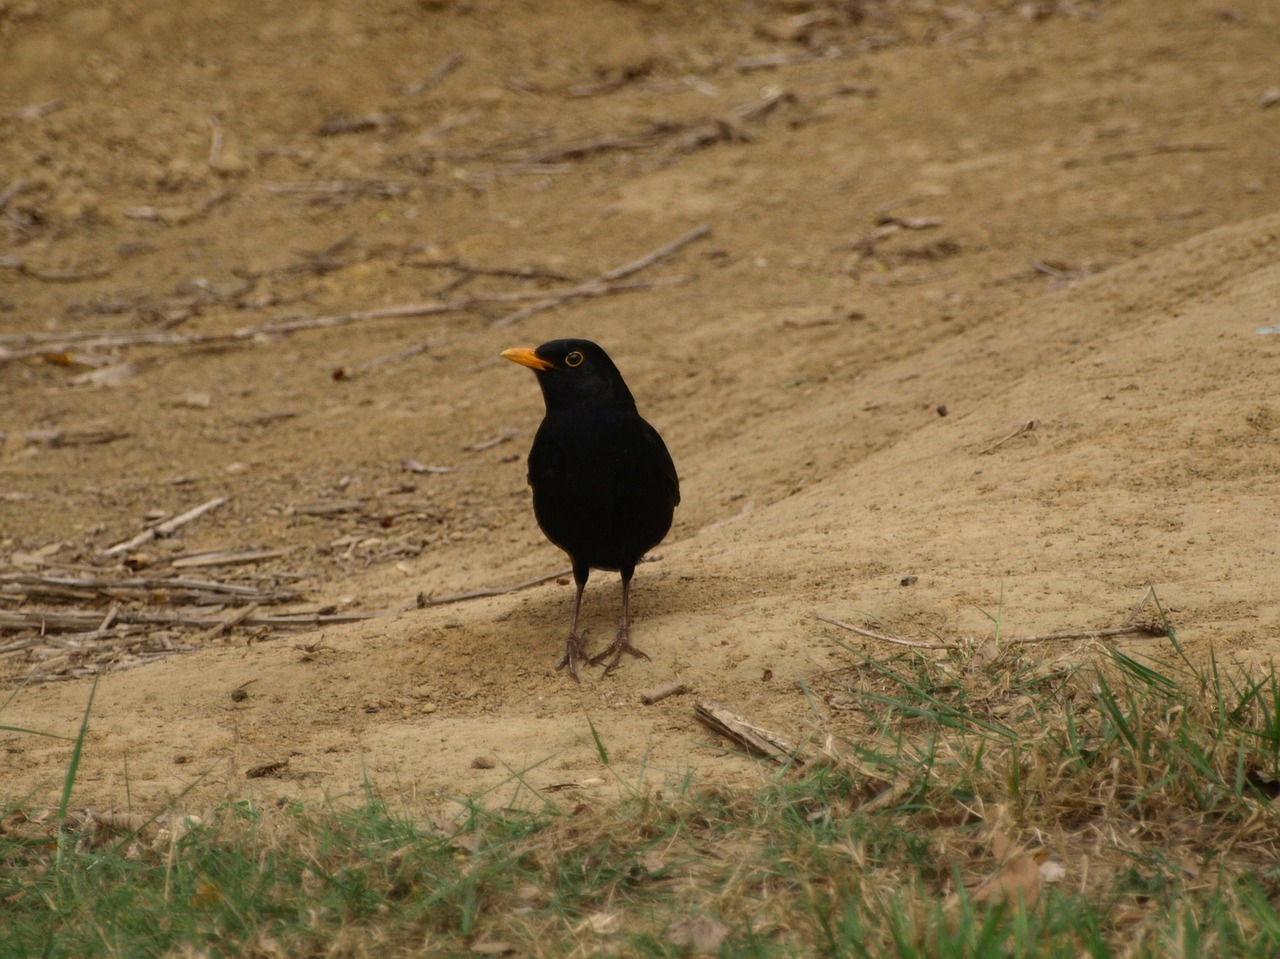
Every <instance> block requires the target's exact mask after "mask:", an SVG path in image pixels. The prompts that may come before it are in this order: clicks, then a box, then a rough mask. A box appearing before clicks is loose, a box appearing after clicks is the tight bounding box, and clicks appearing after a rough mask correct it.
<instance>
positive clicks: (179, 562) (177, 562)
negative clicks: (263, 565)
mask: <svg viewBox="0 0 1280 959" xmlns="http://www.w3.org/2000/svg"><path fill="white" fill-rule="evenodd" d="M288 552H289V551H288V550H287V549H253V548H250V549H217V550H211V551H209V552H204V553H188V554H187V555H185V556H175V557H174V558H173V559H171V560H170V561H169V565H170V566H172V567H173V568H174V569H198V568H202V567H205V566H240V565H242V564H244V563H257V562H260V561H261V560H264V559H277V558H278V557H281V556H284V555H286V554H288Z"/></svg>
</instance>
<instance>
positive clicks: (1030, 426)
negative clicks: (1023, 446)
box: [978, 420, 1040, 456]
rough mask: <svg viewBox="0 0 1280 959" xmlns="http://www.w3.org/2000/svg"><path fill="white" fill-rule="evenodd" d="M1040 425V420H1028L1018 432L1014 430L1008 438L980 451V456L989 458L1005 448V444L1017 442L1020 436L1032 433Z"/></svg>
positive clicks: (1003, 438)
mask: <svg viewBox="0 0 1280 959" xmlns="http://www.w3.org/2000/svg"><path fill="white" fill-rule="evenodd" d="M1039 425H1040V423H1039V421H1038V420H1027V421H1026V422H1025V423H1023V424H1022V425H1021V426H1019V427H1018V428H1017V429H1016V430H1014V431H1013V432H1012V433H1010V434H1009V435H1008V436H1002V437H1001V438H1000V439H998V440H996V441H995V442H994V443H992V444H991V445H990V446H988V447H987V448H986V449H983V450H979V451H978V455H979V456H989V455H990V454H992V453H994V452H995V451H996V450H998V449H999V448H1000V447H1002V446H1004V444H1005V443H1008V442H1009V441H1010V440H1016V439H1017V438H1018V437H1019V436H1022V435H1024V434H1026V433H1030V432H1031V431H1032V430H1034V429H1035V428H1036V427H1037V426H1039Z"/></svg>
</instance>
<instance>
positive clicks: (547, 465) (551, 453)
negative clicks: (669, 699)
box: [502, 340, 680, 680]
mask: <svg viewBox="0 0 1280 959" xmlns="http://www.w3.org/2000/svg"><path fill="white" fill-rule="evenodd" d="M502 355H503V356H505V357H506V358H507V359H509V360H511V361H512V362H514V363H519V364H520V365H522V366H527V367H529V368H530V369H531V370H533V371H534V373H536V374H537V376H538V385H539V386H540V387H542V398H543V400H544V401H545V403H546V407H547V412H546V416H545V417H544V418H543V420H542V425H541V426H539V427H538V433H537V435H536V436H535V437H534V438H533V447H532V448H531V449H530V450H529V485H530V486H531V487H532V488H533V514H534V516H535V517H537V520H538V525H539V526H541V527H542V531H543V532H544V533H545V534H546V535H547V539H549V540H551V542H553V543H555V544H556V545H557V546H559V547H560V548H561V549H562V550H564V551H565V552H566V553H568V554H569V560H570V561H571V562H572V563H573V580H574V582H575V583H576V584H577V595H575V596H574V598H573V619H572V620H570V623H569V640H568V642H567V643H566V644H565V651H564V658H563V659H561V660H560V662H559V663H558V664H557V665H556V669H557V670H560V669H564V668H565V667H568V669H569V675H571V676H572V677H573V678H574V679H575V680H576V679H577V678H578V663H580V662H582V661H584V660H585V661H587V662H589V663H591V664H592V665H597V664H599V663H606V665H605V669H604V672H605V675H608V674H609V673H610V672H612V671H613V669H614V668H615V667H616V666H617V665H618V662H619V660H621V659H622V654H623V653H630V654H631V655H632V656H643V657H644V658H645V659H648V658H649V657H648V656H647V655H645V653H643V652H641V651H640V650H639V649H637V648H636V647H634V646H632V645H631V636H630V627H631V621H630V619H629V618H628V610H627V607H628V603H629V600H630V597H631V576H632V574H633V573H635V570H636V563H637V562H639V561H640V557H641V556H643V555H644V554H645V552H647V551H648V550H650V549H652V548H653V547H655V546H657V545H658V544H659V543H660V542H662V537H664V536H666V535H667V530H669V529H670V528H671V515H672V513H673V512H674V511H675V508H676V506H677V505H678V504H679V502H680V480H679V479H678V478H677V477H676V468H675V464H673V463H672V462H671V454H670V453H668V452H667V446H666V444H665V443H663V442H662V437H661V436H659V435H658V431H657V430H655V429H654V428H653V427H652V426H650V425H649V424H648V423H647V422H645V421H644V419H642V418H641V416H640V414H639V412H638V411H637V410H636V402H635V400H634V399H632V397H631V391H630V390H629V389H627V384H626V383H624V382H623V381H622V374H621V373H619V372H618V368H617V367H616V366H614V365H613V360H611V359H609V354H607V353H606V352H605V351H604V350H602V349H601V348H600V347H599V346H597V345H596V344H595V343H592V342H591V341H590V340H552V341H551V342H550V343H543V344H542V345H541V346H539V347H538V348H537V349H535V350H531V349H528V348H513V349H510V350H505V351H503V354H502ZM592 569H605V570H617V571H618V572H619V573H621V574H622V617H621V619H620V620H619V621H618V632H617V634H616V635H615V636H614V639H613V642H612V643H611V644H610V645H609V646H608V647H607V648H606V649H605V650H604V651H603V652H601V653H599V654H597V655H595V656H591V657H588V656H587V651H586V635H585V632H583V633H580V632H578V613H579V611H580V610H581V608H582V590H583V588H584V587H585V586H586V585H587V577H588V576H590V575H591V570H592ZM606 661H607V662H606Z"/></svg>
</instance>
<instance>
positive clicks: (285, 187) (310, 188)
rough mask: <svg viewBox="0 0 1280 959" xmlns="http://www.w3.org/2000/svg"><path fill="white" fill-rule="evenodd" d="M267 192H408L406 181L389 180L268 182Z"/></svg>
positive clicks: (393, 194)
mask: <svg viewBox="0 0 1280 959" xmlns="http://www.w3.org/2000/svg"><path fill="white" fill-rule="evenodd" d="M266 188H267V192H268V193H286V194H303V195H305V194H312V195H318V196H361V195H368V196H377V197H384V198H390V197H397V196H404V195H405V194H406V193H408V192H409V185H408V184H407V183H395V182H393V181H391V180H317V181H315V182H312V183H268V184H267V187H266Z"/></svg>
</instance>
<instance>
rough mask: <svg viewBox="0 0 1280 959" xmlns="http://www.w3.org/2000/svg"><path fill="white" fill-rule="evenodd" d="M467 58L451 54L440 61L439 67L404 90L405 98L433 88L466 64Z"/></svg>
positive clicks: (459, 54) (458, 54)
mask: <svg viewBox="0 0 1280 959" xmlns="http://www.w3.org/2000/svg"><path fill="white" fill-rule="evenodd" d="M466 61H467V58H466V57H465V56H463V55H462V54H461V53H451V54H449V55H448V56H447V57H445V58H444V60H443V61H441V63H440V65H439V66H438V67H436V68H435V69H434V70H432V71H431V72H430V73H429V74H427V75H426V76H425V77H423V78H422V79H421V80H416V81H414V82H413V83H411V84H409V85H408V86H407V87H405V88H404V92H405V95H406V96H410V97H416V96H418V95H419V94H420V93H425V92H426V91H427V90H429V89H431V88H432V87H434V86H435V85H436V84H437V83H439V82H440V81H441V80H443V79H444V78H445V77H447V76H448V75H449V74H451V73H452V72H453V71H454V70H456V69H458V67H460V66H462V65H463V64H464V63H466Z"/></svg>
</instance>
